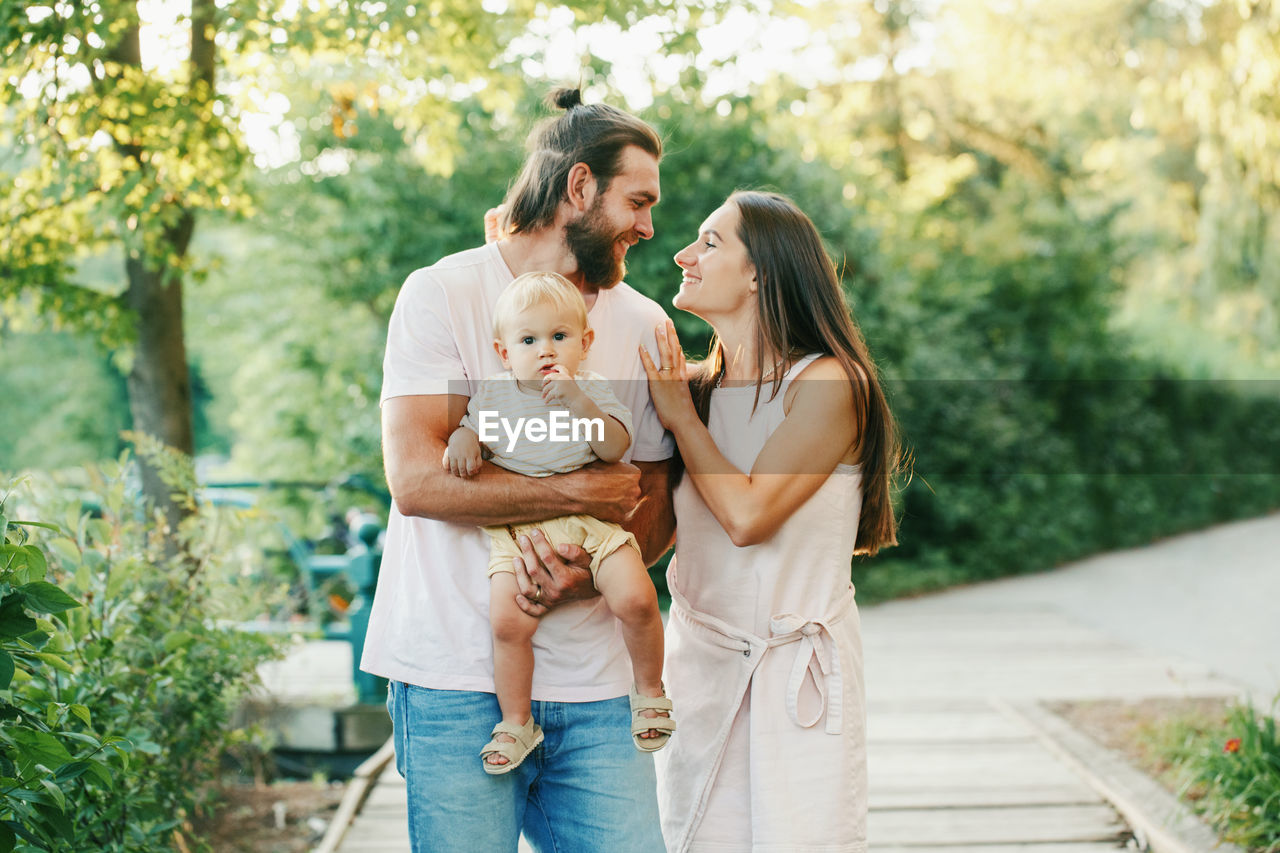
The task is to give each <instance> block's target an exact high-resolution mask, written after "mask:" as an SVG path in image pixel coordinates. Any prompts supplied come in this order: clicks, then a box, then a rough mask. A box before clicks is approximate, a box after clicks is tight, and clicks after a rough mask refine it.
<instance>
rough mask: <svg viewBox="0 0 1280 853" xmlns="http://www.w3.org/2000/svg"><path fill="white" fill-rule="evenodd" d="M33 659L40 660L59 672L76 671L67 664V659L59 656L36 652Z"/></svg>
mask: <svg viewBox="0 0 1280 853" xmlns="http://www.w3.org/2000/svg"><path fill="white" fill-rule="evenodd" d="M33 657H36V658H39V659H40V660H42V661H44V662H45V663H47V664H49V666H51V667H53V668H54V669H56V670H58V671H59V672H75V669H74V668H73V667H72V666H71V664H70V663H68V662H67V660H66V658H63V657H61V656H59V655H52V654H49V653H48V652H36V653H35V654H34V655H33Z"/></svg>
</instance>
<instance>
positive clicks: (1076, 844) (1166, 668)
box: [339, 515, 1280, 853]
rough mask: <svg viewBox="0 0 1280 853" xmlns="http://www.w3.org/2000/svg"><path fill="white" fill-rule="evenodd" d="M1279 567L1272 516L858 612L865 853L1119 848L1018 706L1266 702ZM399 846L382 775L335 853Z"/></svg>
mask: <svg viewBox="0 0 1280 853" xmlns="http://www.w3.org/2000/svg"><path fill="white" fill-rule="evenodd" d="M1278 555H1280V515H1273V516H1270V517H1267V518H1264V519H1258V520H1254V521H1249V522H1243V523H1240V524H1232V525H1228V526H1225V527H1220V528H1215V529H1213V530H1210V531H1207V532H1204V533H1199V534H1192V535H1188V536H1182V537H1178V538H1176V539H1171V540H1168V541H1166V542H1162V543H1159V544H1156V545H1153V546H1150V547H1148V548H1143V549H1138V550H1134V551H1126V552H1121V553H1116V554H1110V555H1106V556H1103V557H1098V558H1095V559H1091V560H1087V561H1084V562H1082V563H1078V564H1075V565H1072V566H1069V567H1066V568H1064V569H1061V570H1059V571H1056V572H1052V573H1047V574H1044V575H1037V576H1030V577H1022V578H1013V579H1009V580H1004V581H998V582H995V583H990V584H983V585H980V586H973V587H966V588H962V589H957V590H951V591H948V592H944V593H941V594H938V595H933V596H928V597H924V598H919V599H913V600H906V601H896V602H890V603H887V604H883V605H879V606H876V607H869V608H866V609H865V610H864V611H863V638H864V645H865V651H866V682H867V698H868V752H869V774H870V791H871V815H870V827H869V829H870V837H871V840H872V850H874V851H877V853H881V852H882V851H883V852H884V853H899V852H900V853H906V851H915V853H982V852H983V851H987V853H990V851H994V850H998V851H1001V853H1012V851H1024V852H1025V853H1101V851H1103V850H1114V849H1115V848H1116V847H1117V846H1122V845H1123V844H1124V843H1125V841H1126V840H1127V839H1128V838H1129V837H1130V835H1131V832H1130V828H1129V827H1128V826H1127V825H1126V824H1125V822H1124V821H1123V820H1122V819H1121V818H1120V817H1119V816H1118V814H1117V813H1116V811H1115V810H1114V809H1113V808H1112V807H1111V805H1110V804H1108V803H1107V802H1106V801H1105V800H1104V799H1103V798H1102V797H1101V796H1100V795H1099V794H1098V793H1097V791H1096V790H1095V789H1094V788H1093V787H1091V785H1090V784H1088V783H1087V782H1086V780H1085V779H1084V778H1083V777H1082V776H1081V775H1080V774H1078V773H1077V772H1075V771H1074V770H1072V769H1071V768H1070V767H1069V766H1068V764H1066V763H1064V762H1063V761H1062V760H1061V759H1060V758H1059V757H1058V756H1057V755H1056V754H1055V753H1054V752H1052V751H1051V750H1049V749H1048V748H1046V746H1045V745H1044V743H1043V741H1042V740H1041V739H1040V737H1039V732H1038V731H1037V730H1036V729H1035V727H1034V725H1033V724H1032V723H1031V722H1030V721H1029V720H1028V718H1027V717H1026V716H1025V715H1023V714H1020V713H1018V712H1017V710H1016V709H1017V707H1018V705H1019V704H1020V703H1028V702H1044V701H1052V700H1060V699H1105V698H1120V699H1125V698H1134V699H1136V698H1142V697H1149V696H1237V695H1240V694H1241V693H1242V692H1244V691H1247V690H1251V691H1252V692H1253V693H1254V695H1255V698H1256V697H1258V696H1261V695H1263V693H1265V691H1267V690H1271V691H1272V692H1274V691H1275V689H1276V685H1277V678H1276V673H1277V672H1278V671H1280V619H1277V618H1276V615H1277V602H1280V556H1278ZM1267 698H1268V699H1269V696H1268V697H1267ZM407 841H408V836H407V828H406V826H405V801H404V784H403V780H401V779H400V778H399V776H398V775H397V774H396V772H395V769H394V766H393V765H389V766H388V768H387V770H386V771H384V773H383V775H382V776H381V778H380V780H379V781H378V783H377V784H376V785H375V786H374V789H373V792H372V794H371V795H370V798H369V800H368V802H367V804H366V805H365V807H364V809H363V811H362V812H361V813H360V815H359V816H358V817H357V818H356V820H355V822H354V823H353V824H352V826H351V828H350V830H349V831H348V832H347V834H346V837H345V839H344V841H343V844H342V846H341V847H340V848H339V851H340V853H365V851H369V853H379V851H405V850H407V849H408V848H407Z"/></svg>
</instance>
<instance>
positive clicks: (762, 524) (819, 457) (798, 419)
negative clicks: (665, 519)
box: [645, 329, 857, 547]
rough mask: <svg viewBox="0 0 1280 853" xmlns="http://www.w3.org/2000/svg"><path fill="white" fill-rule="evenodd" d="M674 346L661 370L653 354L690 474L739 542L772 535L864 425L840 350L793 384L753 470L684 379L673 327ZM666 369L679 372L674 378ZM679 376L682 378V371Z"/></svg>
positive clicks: (656, 379)
mask: <svg viewBox="0 0 1280 853" xmlns="http://www.w3.org/2000/svg"><path fill="white" fill-rule="evenodd" d="M667 334H668V335H669V342H668V346H667V347H666V348H664V347H663V346H662V336H661V334H660V337H659V341H660V344H659V352H661V353H663V355H664V361H665V356H666V353H668V352H669V353H672V354H673V359H672V360H671V361H665V363H667V364H670V365H672V367H673V369H672V370H671V371H664V372H661V373H660V372H659V371H658V369H657V367H656V366H655V365H654V364H653V362H652V361H651V360H647V359H646V363H645V370H646V372H648V373H649V379H650V386H651V387H654V386H666V387H660V388H655V390H654V395H653V396H654V400H655V405H657V406H658V411H659V415H660V416H661V417H662V421H663V423H664V424H665V425H666V427H667V429H669V430H671V433H672V434H673V435H674V436H675V439H676V443H677V444H678V445H679V447H680V455H681V457H682V458H683V459H684V464H685V476H687V477H689V478H690V480H691V481H692V482H693V484H694V487H695V488H697V490H698V494H699V495H701V496H702V499H703V501H704V502H705V503H706V505H707V508H708V509H710V510H711V513H712V514H713V515H714V516H715V517H716V519H717V520H718V521H719V522H720V525H721V526H722V527H723V528H724V530H725V532H726V533H728V534H729V538H730V540H731V541H732V542H733V543H734V544H735V545H738V546H739V547H744V546H747V545H756V544H759V543H760V542H763V541H765V540H766V539H768V538H769V537H770V536H772V535H773V534H774V533H776V532H777V530H778V528H779V527H781V526H782V524H783V522H785V521H786V520H787V519H788V518H790V517H791V514H792V513H794V512H795V511H796V510H797V509H799V508H800V506H801V505H802V504H803V503H804V502H805V501H807V500H808V499H809V498H810V497H812V496H813V494H814V492H816V491H817V490H818V489H819V488H820V487H821V486H822V484H823V483H824V482H825V481H826V479H827V477H829V476H830V474H831V472H832V471H833V470H834V469H835V466H836V465H837V464H838V463H839V462H840V460H841V459H842V458H844V457H845V456H846V455H847V454H848V452H849V450H850V448H851V447H853V446H854V444H855V442H856V439H857V435H856V430H857V425H856V422H855V419H854V413H853V389H852V387H851V386H850V384H849V380H848V377H847V376H846V375H845V372H844V370H843V369H842V368H841V367H840V364H839V363H838V362H837V361H836V360H835V359H833V358H823V359H819V360H818V361H816V362H814V363H813V364H812V365H810V366H809V367H808V368H806V369H805V371H804V372H803V373H802V374H801V376H800V377H798V378H797V379H796V380H795V382H793V383H792V385H791V387H790V388H789V389H788V396H789V397H790V398H791V399H790V407H789V409H788V410H787V415H786V418H785V419H784V420H783V422H782V424H781V425H780V426H779V427H778V428H777V429H776V430H775V431H774V433H773V434H772V435H771V436H770V437H769V440H768V441H767V442H766V443H765V446H764V448H763V449H762V450H761V451H760V455H759V456H758V457H757V458H756V461H755V465H754V466H753V467H752V470H751V472H750V473H743V472H742V471H740V470H738V468H736V467H735V466H734V465H733V464H732V463H730V462H729V460H728V459H726V458H725V457H724V454H723V453H721V452H720V449H719V448H718V447H716V443H715V441H714V440H713V439H712V438H711V434H710V433H709V432H708V431H707V428H706V426H705V425H703V423H702V421H701V420H699V418H698V416H697V413H696V412H695V411H694V408H693V401H692V399H691V398H689V395H688V385H687V383H686V382H685V381H684V379H683V376H684V366H683V364H682V363H681V357H680V355H679V347H678V342H677V341H675V340H674V329H669V330H668V332H667ZM667 376H671V377H673V378H672V379H667V378H666V377H667ZM677 377H678V378H677Z"/></svg>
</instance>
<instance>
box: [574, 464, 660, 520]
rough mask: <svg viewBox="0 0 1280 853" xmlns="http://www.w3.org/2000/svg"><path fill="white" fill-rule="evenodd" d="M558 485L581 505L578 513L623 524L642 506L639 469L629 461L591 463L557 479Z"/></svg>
mask: <svg viewBox="0 0 1280 853" xmlns="http://www.w3.org/2000/svg"><path fill="white" fill-rule="evenodd" d="M556 486H557V487H558V488H559V489H560V490H561V492H562V493H563V494H565V495H571V496H572V497H573V498H574V500H575V501H576V502H577V503H578V504H579V507H578V508H577V510H576V511H577V512H579V513H581V514H582V515H591V516H595V517H596V518H598V519H600V520H601V521H612V522H614V523H615V524H621V523H622V522H624V521H626V520H627V519H628V518H630V517H631V513H632V512H634V511H635V508H636V505H637V504H639V503H640V494H641V492H640V469H639V468H637V467H636V466H634V465H630V464H628V463H626V462H592V463H591V464H590V465H584V466H583V467H581V468H579V469H578V470H576V471H570V472H569V473H568V474H561V475H559V476H558V477H556Z"/></svg>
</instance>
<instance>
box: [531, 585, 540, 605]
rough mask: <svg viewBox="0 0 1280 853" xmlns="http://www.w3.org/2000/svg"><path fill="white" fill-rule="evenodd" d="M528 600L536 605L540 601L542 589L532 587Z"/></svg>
mask: <svg viewBox="0 0 1280 853" xmlns="http://www.w3.org/2000/svg"><path fill="white" fill-rule="evenodd" d="M529 600H530V601H532V602H534V603H537V602H539V601H541V600H542V587H540V586H538V587H534V590H533V595H531V596H529Z"/></svg>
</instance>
